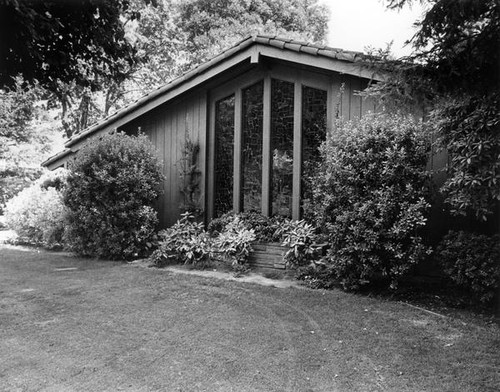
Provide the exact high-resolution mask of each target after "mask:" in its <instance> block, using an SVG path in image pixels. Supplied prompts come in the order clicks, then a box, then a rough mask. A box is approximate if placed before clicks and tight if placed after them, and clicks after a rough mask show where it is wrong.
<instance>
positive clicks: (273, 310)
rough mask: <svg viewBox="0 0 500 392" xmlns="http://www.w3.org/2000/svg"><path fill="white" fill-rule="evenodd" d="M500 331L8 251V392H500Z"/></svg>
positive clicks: (0, 355)
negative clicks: (499, 391)
mask: <svg viewBox="0 0 500 392" xmlns="http://www.w3.org/2000/svg"><path fill="white" fill-rule="evenodd" d="M499 386H500V328H499V327H498V326H497V325H494V324H493V325H491V324H487V323H484V322H477V323H476V322H469V321H467V322H464V319H458V318H449V317H439V316H437V315H433V314H430V313H427V312H425V311H422V310H419V309H416V308H412V307H410V306H407V305H404V304H402V303H400V302H390V301H384V300H380V299H374V298H368V297H363V296H357V295H353V294H348V293H344V292H341V291H336V290H334V291H319V290H318V291H313V290H309V289H298V288H275V287H265V286H261V285H257V284H250V283H241V282H237V281H236V282H235V281H226V280H221V279H216V278H207V277H202V276H194V275H187V274H179V273H173V272H169V271H165V270H163V271H158V270H155V269H151V268H149V269H148V268H139V267H137V266H133V265H125V264H120V263H115V262H103V261H95V260H85V259H80V258H76V257H72V256H70V255H67V254H62V253H59V254H58V253H50V252H44V251H37V250H22V248H19V247H3V248H2V247H0V390H5V391H117V390H128V391H156V390H158V391H331V392H333V391H398V392H402V391H494V390H495V391H497V390H498V387H499Z"/></svg>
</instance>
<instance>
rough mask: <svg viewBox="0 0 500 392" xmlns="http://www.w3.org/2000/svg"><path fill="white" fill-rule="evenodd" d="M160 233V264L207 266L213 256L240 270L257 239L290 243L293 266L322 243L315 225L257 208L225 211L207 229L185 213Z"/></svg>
mask: <svg viewBox="0 0 500 392" xmlns="http://www.w3.org/2000/svg"><path fill="white" fill-rule="evenodd" d="M159 237H160V243H159V247H158V249H157V250H156V251H155V252H154V253H153V255H152V257H151V259H152V261H153V262H154V263H155V264H156V265H158V266H162V265H165V264H168V263H169V262H182V263H185V264H192V265H200V266H204V265H205V263H206V262H207V261H208V260H210V259H212V260H219V261H223V262H226V263H229V264H230V265H231V266H232V267H233V269H235V270H236V271H238V272H241V271H242V270H244V269H245V268H246V265H247V261H248V257H249V255H250V253H251V252H252V251H253V248H252V244H253V243H255V242H279V243H281V244H282V245H283V246H285V247H288V248H289V250H288V251H287V252H286V254H285V261H286V262H287V265H288V266H289V267H290V268H296V267H298V266H300V265H304V264H307V263H309V262H310V261H311V260H313V259H315V258H317V257H318V255H319V252H320V251H321V249H322V247H323V245H318V244H317V238H318V236H317V235H316V229H315V228H313V226H312V225H310V224H308V223H306V222H305V221H292V220H290V219H286V218H284V217H280V216H277V217H265V216H263V215H261V214H259V213H256V212H245V213H239V214H233V213H227V214H224V215H222V216H221V217H219V218H217V219H214V220H213V221H212V222H211V223H210V224H209V225H208V229H207V231H206V232H205V231H204V230H203V226H202V224H201V223H195V218H194V216H192V215H190V214H189V213H186V214H184V215H182V217H181V219H180V220H179V221H178V222H177V223H176V224H175V225H174V226H172V227H171V228H169V229H167V230H164V231H162V232H160V234H159ZM192 255H194V257H192Z"/></svg>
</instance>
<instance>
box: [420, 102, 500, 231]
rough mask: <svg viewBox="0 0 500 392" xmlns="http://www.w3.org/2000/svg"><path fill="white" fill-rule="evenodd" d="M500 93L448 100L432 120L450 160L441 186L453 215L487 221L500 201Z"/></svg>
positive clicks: (438, 109)
mask: <svg viewBox="0 0 500 392" xmlns="http://www.w3.org/2000/svg"><path fill="white" fill-rule="evenodd" d="M499 106H500V94H499V93H498V92H495V93H493V94H490V95H488V96H481V97H466V98H455V99H448V100H446V101H443V102H441V103H440V104H439V105H438V106H437V108H436V109H435V110H434V111H433V112H432V113H431V118H430V121H431V122H432V124H433V126H434V128H435V129H436V131H437V132H439V135H440V143H441V145H442V146H443V147H444V148H446V150H447V151H448V154H449V156H450V158H451V160H450V163H449V167H448V178H447V179H446V182H445V183H444V185H443V187H442V189H441V190H442V192H443V193H444V194H445V196H446V202H447V203H448V204H449V205H450V206H451V212H452V213H454V214H456V215H466V213H468V212H469V211H470V212H472V213H473V214H474V215H475V217H476V218H478V219H479V220H482V221H486V220H487V219H488V218H489V217H490V216H491V215H492V214H494V212H495V208H496V207H497V205H498V204H497V203H498V201H499V200H500V186H499V185H498V184H500V159H498V157H499V156H500V133H499V127H500V111H499V110H498V108H499Z"/></svg>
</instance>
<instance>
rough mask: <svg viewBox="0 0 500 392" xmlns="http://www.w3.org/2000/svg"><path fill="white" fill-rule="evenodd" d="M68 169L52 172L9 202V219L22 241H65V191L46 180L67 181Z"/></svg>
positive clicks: (53, 242)
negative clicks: (47, 184)
mask: <svg viewBox="0 0 500 392" xmlns="http://www.w3.org/2000/svg"><path fill="white" fill-rule="evenodd" d="M65 177H66V171H65V170H63V169H59V170H57V171H56V172H49V173H46V174H45V175H43V176H42V177H41V178H40V179H38V180H37V181H36V182H35V183H34V184H33V185H31V186H30V187H29V188H26V189H24V190H23V191H21V192H20V193H18V194H17V195H16V196H14V197H13V198H12V199H10V200H9V201H8V202H7V205H6V207H5V220H6V223H7V226H8V227H10V228H11V229H13V230H14V231H15V232H16V233H17V234H18V236H19V238H20V240H21V241H24V242H28V243H31V244H36V245H44V246H47V247H53V246H56V245H59V244H61V243H62V239H63V233H64V220H65V216H66V208H65V206H64V204H63V201H62V195H61V193H60V192H59V190H58V189H56V188H55V187H52V186H43V184H44V183H46V182H47V183H48V182H50V181H57V182H60V183H61V184H62V183H64V181H65Z"/></svg>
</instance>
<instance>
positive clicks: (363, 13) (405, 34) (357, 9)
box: [320, 0, 423, 57]
mask: <svg viewBox="0 0 500 392" xmlns="http://www.w3.org/2000/svg"><path fill="white" fill-rule="evenodd" d="M320 3H321V4H325V5H327V6H328V7H329V8H330V23H329V24H328V28H329V33H328V45H329V46H333V47H335V48H341V49H346V50H354V51H361V52H362V51H364V49H365V47H367V46H372V47H374V48H385V47H386V46H387V43H389V42H391V41H394V42H393V45H392V53H393V54H395V55H396V57H401V56H405V55H409V54H410V53H411V47H410V45H407V46H404V43H405V41H406V40H408V39H410V38H411V37H412V36H413V34H414V33H415V29H414V28H413V27H412V24H413V23H414V22H415V21H417V20H418V19H420V18H421V15H422V13H423V7H422V6H421V5H420V2H414V4H413V5H412V7H411V8H410V7H409V6H408V5H406V6H405V7H404V8H403V9H402V10H400V11H397V10H389V9H387V7H386V6H385V4H386V2H383V1H382V0H320Z"/></svg>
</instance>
